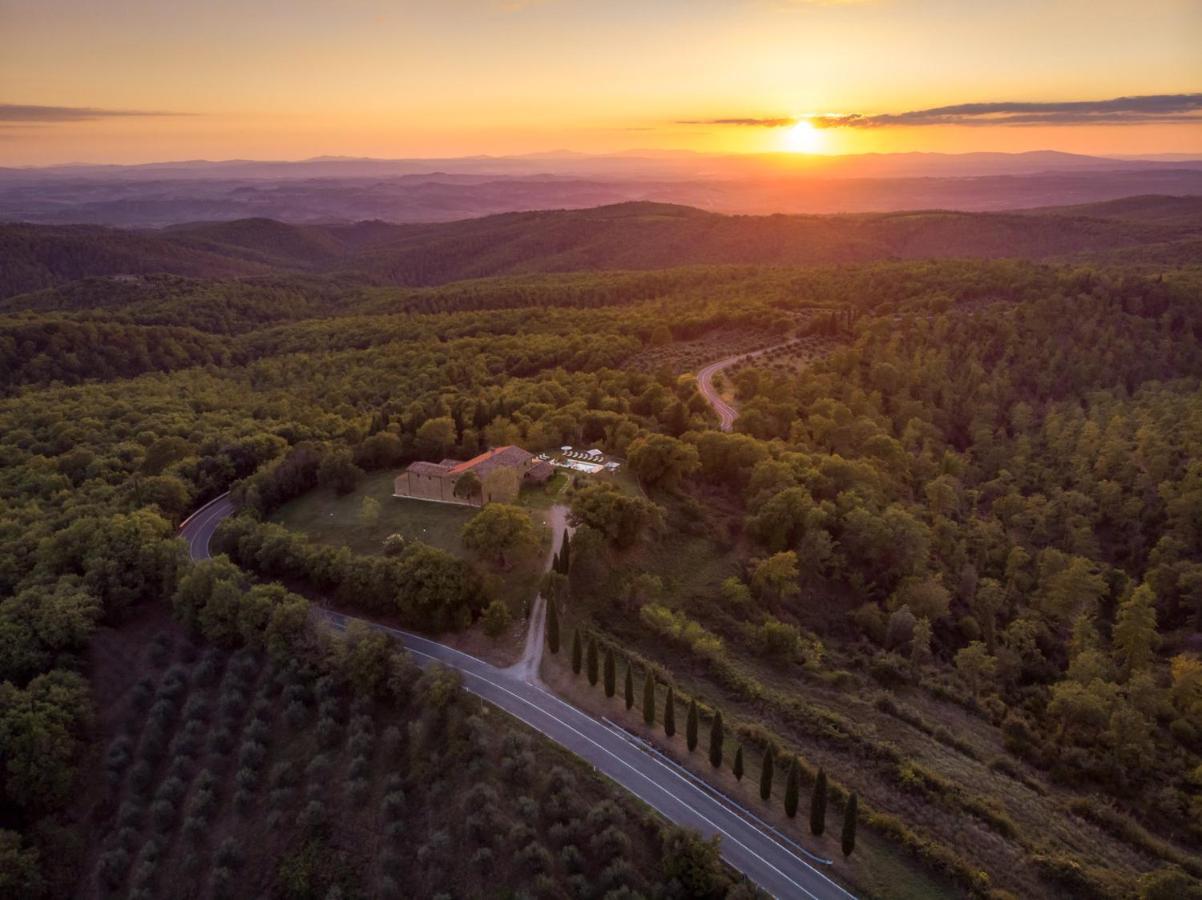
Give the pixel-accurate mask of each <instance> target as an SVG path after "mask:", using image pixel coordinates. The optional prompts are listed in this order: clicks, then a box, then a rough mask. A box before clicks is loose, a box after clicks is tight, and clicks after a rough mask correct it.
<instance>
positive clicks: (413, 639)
mask: <svg viewBox="0 0 1202 900" xmlns="http://www.w3.org/2000/svg"><path fill="white" fill-rule="evenodd" d="M232 512H233V506H232V504H231V503H230V502H229V500H228V498H225V497H220V498H218V499H217V500H215V501H213V502H212V503H210V504H209V505H208V506H205V507H202V508H201V509H200V510H198V511H197V512H196V513H195V514H193V516H192V517H191V518H189V519H188V520H186V521H185V522H184V524H183V525H182V526H181V527H180V535H181V537H183V538H184V540H186V541H187V542H188V549H189V552H190V554H191V556H192V558H193V559H194V560H202V559H208V558H209V542H210V539H211V538H212V536H213V532H214V531H215V530H216V528H217V526H218V525H219V524H220V523H221V520H222V519H224V518H225V517H226V516H228V515H230V514H231V513H232ZM322 612H323V614H324V615H326V616H327V617H328V618H329V619H330V620H331V622H332V623H333V624H334V626H335V627H336V628H343V627H345V626H346V623H347V622H348V621H351V619H350V617H348V616H344V615H341V614H338V613H333V612H329V611H324V610H323V611H322ZM367 624H368V625H370V626H371V627H373V628H377V629H379V630H381V631H384V632H386V633H388V634H390V635H392V636H393V637H395V638H396V639H397V640H399V641H400V642H401V643H403V644H404V645H405V647H406V648H407V649H408V650H409V652H410V653H412V654H413V655H414V657H415V658H416V659H417V660H418V661H419V662H426V661H437V662H440V663H442V664H444V665H447V666H451V667H452V668H455V669H457V670H459V672H460V673H461V674H462V676H463V683H464V687H466V688H467V689H468V690H469V691H471V692H472V693H473V694H476V695H477V696H479V697H482V698H483V699H485V700H487V701H488V702H490V703H492V704H494V705H495V706H497V707H499V708H500V709H502V710H504V711H505V712H507V713H509V714H510V715H512V716H514V717H515V718H517V719H520V720H521V721H522V722H525V723H526V724H527V725H529V726H530V727H531V728H533V729H535V730H536V731H539V732H541V733H542V734H544V735H546V736H547V737H548V738H550V739H551V740H553V741H555V742H557V743H559V744H561V745H562V746H564V747H566V748H567V749H569V750H571V751H572V752H573V753H575V754H576V755H577V756H579V757H580V758H581V759H583V760H585V761H586V762H588V763H589V764H590V765H592V766H593V767H594V768H595V769H596V770H597V771H599V772H601V773H603V774H605V775H607V776H608V777H609V778H611V779H613V780H614V781H615V782H617V783H618V784H619V785H621V786H622V787H624V788H625V789H626V790H628V791H630V792H631V793H632V794H634V795H635V796H636V797H638V798H639V799H640V800H642V801H643V802H644V803H646V804H647V805H648V806H650V807H652V808H653V809H655V810H656V811H658V812H659V813H660V814H661V815H663V816H664V817H665V818H666V819H668V820H669V821H672V822H674V823H676V824H677V825H683V826H685V827H688V828H694V829H696V830H697V831H699V832H701V833H702V834H703V835H706V836H707V837H708V836H711V835H720V836H721V838H722V842H721V849H722V856H723V858H724V859H725V860H726V861H727V862H728V863H730V864H731V865H732V866H733V867H734V868H735V869H737V870H738V871H740V872H742V873H744V874H745V875H746V876H747V877H748V878H750V879H751V880H752V881H753V882H755V883H756V884H758V885H759V886H760V887H761V888H763V889H764V890H765V891H767V892H768V893H770V894H772V895H773V896H775V897H782V898H794V897H798V898H801V897H808V898H811V900H828V898H830V900H843V898H850V897H852V895H851V894H849V893H848V892H847V891H845V890H844V889H843V888H841V887H839V886H838V885H837V884H835V882H834V881H832V880H831V879H830V878H829V877H827V875H826V874H824V872H823V871H821V870H822V869H823V868H824V865H823V863H822V861H820V860H819V859H818V858H817V857H810V858H806V857H805V856H804V854H805V851H804V850H800V849H795V846H790V844H789V843H787V842H786V841H784V840H782V839H780V838H778V837H776V836H774V835H773V834H772V833H771V832H769V831H768V830H767V829H765V828H764V827H762V826H761V825H760V824H758V823H757V822H755V821H753V819H752V818H751V817H750V816H749V815H748V814H745V813H743V812H741V811H739V809H738V807H736V806H735V805H734V804H733V803H731V802H730V801H727V800H724V799H722V798H720V797H717V796H715V795H714V794H712V793H710V792H708V791H706V790H704V789H703V788H702V787H701V786H699V785H697V784H695V783H694V782H693V781H691V780H690V779H689V778H688V777H686V776H685V775H684V774H683V773H682V772H681V771H680V770H678V769H677V768H676V767H675V766H674V765H673V764H671V763H669V762H666V761H664V760H663V759H660V758H658V757H657V756H655V755H653V754H651V753H648V752H647V751H646V750H645V749H642V748H640V747H639V746H637V744H635V743H632V742H631V741H630V740H629V738H628V737H626V736H624V735H623V733H622V732H620V731H619V730H618V729H616V728H614V727H613V726H611V725H608V724H606V723H604V722H601V721H599V720H597V719H594V718H593V717H592V716H590V715H588V714H587V713H585V712H583V711H581V710H579V709H577V708H576V707H574V706H572V705H570V704H568V703H565V702H564V701H563V700H561V699H560V698H558V697H556V696H555V695H554V694H552V693H550V692H549V691H547V690H546V689H544V688H543V687H542V686H541V685H539V684H536V683H534V679H528V678H527V677H526V675H525V673H524V671H523V670H521V669H499V668H497V667H496V666H493V665H490V664H489V663H486V662H484V661H483V660H480V659H477V658H476V657H474V656H470V655H468V654H466V653H463V652H461V651H459V650H455V649H454V648H451V647H447V646H444V645H443V644H439V643H437V642H435V641H432V640H429V639H428V638H424V637H421V636H420V635H416V634H411V633H409V632H407V631H401V630H399V629H396V628H388V627H387V626H384V625H379V624H376V623H373V622H368V623H367Z"/></svg>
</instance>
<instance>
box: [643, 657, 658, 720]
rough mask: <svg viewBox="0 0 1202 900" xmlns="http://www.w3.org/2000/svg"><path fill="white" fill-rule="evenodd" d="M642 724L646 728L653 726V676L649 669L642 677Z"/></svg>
mask: <svg viewBox="0 0 1202 900" xmlns="http://www.w3.org/2000/svg"><path fill="white" fill-rule="evenodd" d="M643 724H644V725H646V726H647V727H648V728H650V727H651V726H652V725H654V724H655V676H653V675H652V674H651V670H650V669H648V670H647V673H646V675H645V676H644V677H643Z"/></svg>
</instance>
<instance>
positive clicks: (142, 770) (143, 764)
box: [129, 759, 154, 794]
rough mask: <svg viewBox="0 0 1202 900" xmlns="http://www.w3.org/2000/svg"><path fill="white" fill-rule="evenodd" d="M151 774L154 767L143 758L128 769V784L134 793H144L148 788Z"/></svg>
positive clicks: (152, 774)
mask: <svg viewBox="0 0 1202 900" xmlns="http://www.w3.org/2000/svg"><path fill="white" fill-rule="evenodd" d="M153 776H154V769H152V768H151V766H150V763H148V762H147V761H146V760H144V759H142V760H138V762H136V763H134V765H133V768H132V769H130V770H129V786H130V788H131V789H132V790H133V792H134V793H135V794H144V793H146V791H147V790H148V789H149V788H150V779H151V778H152V777H153Z"/></svg>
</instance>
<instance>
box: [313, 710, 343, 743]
mask: <svg viewBox="0 0 1202 900" xmlns="http://www.w3.org/2000/svg"><path fill="white" fill-rule="evenodd" d="M338 738H339V731H338V723H337V722H336V721H335V720H334V719H332V718H326V717H324V716H323V717H322V718H321V719H319V720H318V721H317V740H318V743H320V744H321V746H323V747H333V746H334V745H335V744H337V743H338Z"/></svg>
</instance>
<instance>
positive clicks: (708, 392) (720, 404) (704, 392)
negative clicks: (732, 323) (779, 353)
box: [697, 344, 785, 431]
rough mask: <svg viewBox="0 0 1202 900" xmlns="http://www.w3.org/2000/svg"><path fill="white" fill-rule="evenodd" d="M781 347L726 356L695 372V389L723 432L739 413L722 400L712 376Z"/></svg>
mask: <svg viewBox="0 0 1202 900" xmlns="http://www.w3.org/2000/svg"><path fill="white" fill-rule="evenodd" d="M783 346H785V345H784V344H774V345H773V346H771V347H765V348H764V349H762V350H752V351H751V352H750V353H739V354H737V355H735V356H728V357H726V359H720V360H718V361H717V362H712V363H710V364H709V365H708V366H706V367H705V368H703V369H701V370H699V371H698V372H697V389H698V390H699V391H701V396H703V397H704V398H705V399H706V402H707V403H709V405H710V406H712V407H713V408H714V412H716V413H717V414H718V427H719V428H721V429H722V430H723V431H730V429H731V427H732V426H733V425H734V424H735V419H737V418H738V417H739V411H738V410H737V409H735V407H734V406H732V405H731V404H729V403H727V402H726V401H725V400H723V399H722V396H721V394H719V393H718V389H717V388H715V387H714V376H715V375H717V374H718V373H719V372H721V371H722V370H723V369H726V368H729V367H730V366H733V365H734V364H735V363H737V362H739V361H740V360H743V359H751V358H752V357H756V356H760V355H761V354H764V353H767V352H768V351H769V350H775V349H776V348H777V347H783Z"/></svg>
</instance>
